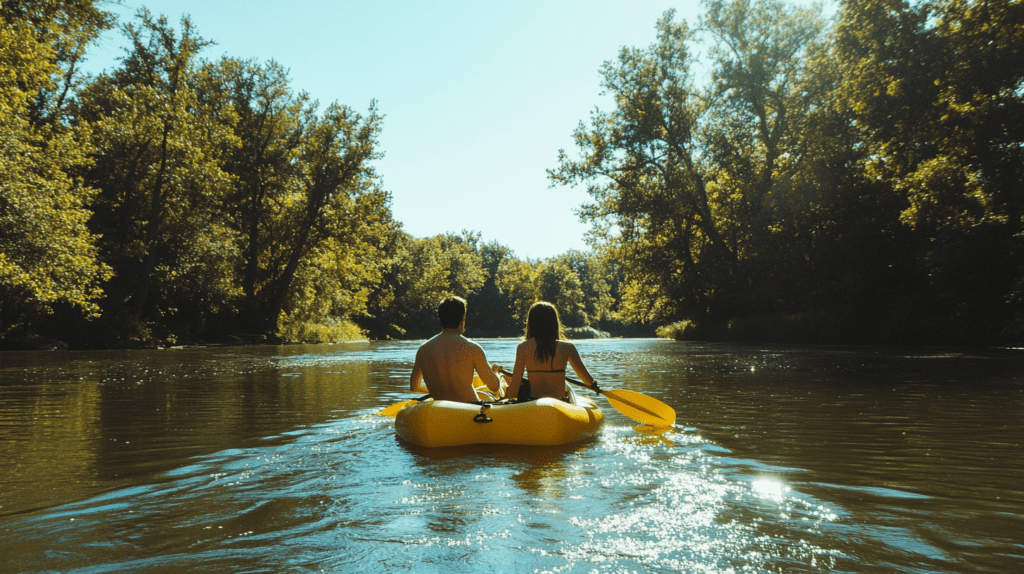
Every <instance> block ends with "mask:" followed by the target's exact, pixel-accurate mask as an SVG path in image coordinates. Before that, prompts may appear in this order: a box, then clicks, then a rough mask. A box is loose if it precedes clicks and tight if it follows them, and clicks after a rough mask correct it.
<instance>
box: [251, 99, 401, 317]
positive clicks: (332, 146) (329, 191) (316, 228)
mask: <svg viewBox="0 0 1024 574" xmlns="http://www.w3.org/2000/svg"><path fill="white" fill-rule="evenodd" d="M304 116H305V117H304V119H303V124H304V125H305V129H304V131H303V134H302V138H301V141H300V144H299V148H298V156H297V160H296V161H297V163H298V165H299V167H300V174H299V178H298V179H297V180H296V181H295V188H294V192H293V194H292V195H291V196H289V197H288V198H287V201H286V203H285V204H284V206H283V209H284V210H285V212H286V213H285V214H284V215H283V217H282V220H281V221H282V222H285V225H284V226H283V227H282V228H280V234H279V235H277V236H276V237H277V240H278V242H279V243H280V245H281V246H282V249H281V250H280V252H279V257H278V259H277V261H278V262H277V264H276V265H275V266H274V269H279V270H280V271H278V272H276V273H275V274H274V275H273V276H272V277H271V279H270V285H269V286H268V288H267V292H268V296H267V298H266V299H265V304H264V307H263V311H262V313H260V316H261V317H262V319H263V322H264V328H265V329H268V330H275V329H276V328H277V321H278V319H279V317H280V315H281V312H282V311H285V310H286V306H287V304H288V301H289V296H290V295H291V289H292V284H293V281H294V280H295V277H296V274H297V273H298V272H299V270H300V267H301V266H302V264H303V261H304V260H308V259H307V255H308V254H309V253H310V252H312V251H314V250H316V249H318V248H321V247H322V245H323V244H324V242H325V241H327V240H328V239H330V238H335V239H337V238H346V240H347V238H355V237H357V236H358V235H359V234H361V233H362V232H363V231H364V226H374V227H375V226H378V225H381V224H384V223H386V219H389V218H390V211H389V210H387V207H388V197H387V195H386V194H385V193H383V192H382V191H380V190H379V188H378V185H377V176H376V173H375V172H374V170H373V167H372V166H371V165H370V162H372V161H373V160H375V159H378V158H379V157H380V152H379V151H377V149H376V146H377V137H378V136H379V134H380V130H381V123H382V119H383V118H382V116H380V115H378V113H377V109H376V103H375V102H374V103H371V105H370V109H369V113H368V114H367V115H366V116H365V117H364V116H362V115H360V114H358V113H356V112H355V111H353V110H352V109H351V108H349V107H347V106H342V105H339V104H331V105H330V106H328V107H327V108H326V109H325V110H324V113H323V115H319V114H317V113H316V105H315V104H314V105H313V106H311V107H309V108H307V110H306V111H305V113H304Z"/></svg>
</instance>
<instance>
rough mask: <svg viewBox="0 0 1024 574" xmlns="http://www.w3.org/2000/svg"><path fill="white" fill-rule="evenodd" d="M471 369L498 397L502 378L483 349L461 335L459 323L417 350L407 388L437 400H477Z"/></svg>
mask: <svg viewBox="0 0 1024 574" xmlns="http://www.w3.org/2000/svg"><path fill="white" fill-rule="evenodd" d="M463 324H464V323H463ZM474 371H475V372H476V373H477V374H479V375H480V379H481V380H483V382H484V383H485V384H486V385H487V388H489V389H490V390H491V391H493V392H494V394H495V395H496V396H497V395H498V393H499V392H500V391H499V389H500V387H501V381H500V380H499V379H498V376H497V375H495V374H494V372H493V371H492V370H491V366H490V365H489V364H488V363H487V356H486V355H485V354H484V350H483V348H482V347H480V345H478V344H476V343H474V342H473V341H470V340H469V339H466V338H465V337H463V336H462V328H461V326H460V328H458V329H444V330H443V331H441V333H440V334H438V335H435V336H434V337H432V338H431V339H429V340H427V342H425V343H423V344H422V345H420V348H419V350H417V351H416V363H415V364H414V365H413V368H412V376H411V377H410V378H409V388H410V390H411V391H412V392H414V393H415V392H424V391H425V392H429V393H430V396H432V397H433V398H434V400H438V401H440V400H446V401H459V402H464V403H472V402H476V401H478V400H480V399H478V398H477V395H476V392H475V391H474V390H473V372H474ZM421 380H422V381H423V382H424V383H426V388H424V387H423V386H422V385H421Z"/></svg>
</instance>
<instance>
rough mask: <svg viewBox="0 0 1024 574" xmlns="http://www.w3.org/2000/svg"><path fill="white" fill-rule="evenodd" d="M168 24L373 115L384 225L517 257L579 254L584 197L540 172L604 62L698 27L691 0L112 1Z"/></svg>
mask: <svg viewBox="0 0 1024 574" xmlns="http://www.w3.org/2000/svg"><path fill="white" fill-rule="evenodd" d="M143 6H145V7H147V8H149V10H150V11H151V12H153V13H156V14H163V15H165V16H167V17H168V19H169V20H170V21H171V22H172V23H174V25H175V27H176V28H177V27H178V23H179V22H180V18H181V16H182V15H183V14H188V15H189V16H190V17H191V20H192V23H193V25H194V26H195V28H196V30H197V31H198V33H199V35H200V36H202V37H203V38H206V39H208V40H213V41H214V42H216V43H217V44H216V45H215V46H212V47H210V48H208V49H207V51H206V53H205V54H204V56H205V57H207V58H209V59H215V58H218V57H220V56H221V55H228V56H232V57H236V58H256V59H257V60H259V61H267V60H270V59H273V60H276V61H278V62H279V63H281V64H282V65H283V66H284V67H286V68H288V69H290V70H291V75H290V76H291V80H292V87H293V88H294V89H295V90H296V91H302V90H305V91H307V92H309V93H310V95H311V96H312V97H313V98H315V99H318V100H320V102H321V105H326V104H328V103H330V102H332V101H337V102H339V103H341V104H345V105H348V106H350V107H352V108H354V109H356V110H359V111H364V110H366V108H367V107H368V105H369V103H370V101H371V100H374V99H376V100H377V102H378V107H379V111H380V112H381V113H383V114H384V115H385V120H384V130H383V133H382V135H381V138H380V146H381V149H382V150H383V151H384V152H385V154H386V155H385V158H384V159H383V160H381V161H379V162H378V163H377V170H378V173H380V175H381V176H382V177H383V184H384V188H385V189H387V190H389V191H390V192H391V193H392V208H393V211H394V216H395V218H396V219H397V220H399V221H401V222H402V223H403V224H404V225H405V229H406V231H407V232H409V233H410V234H412V235H414V236H416V237H425V236H430V235H436V234H440V233H445V232H448V231H451V232H456V233H457V232H459V231H461V230H462V229H472V230H477V231H480V232H481V233H482V235H483V240H484V241H492V240H496V241H498V242H499V243H502V244H504V245H506V246H508V247H510V248H511V249H512V250H513V251H514V252H515V254H516V255H517V256H518V257H520V258H526V257H531V258H546V257H551V256H554V255H558V254H560V253H564V252H565V251H567V250H569V249H586V248H587V247H586V244H585V243H584V241H583V234H584V233H585V231H586V230H587V225H585V224H583V223H581V222H580V221H579V219H578V218H577V216H576V215H575V213H574V210H575V209H576V208H577V207H578V206H579V205H580V204H582V203H584V202H586V201H587V200H588V196H587V194H586V192H585V191H584V190H583V189H582V188H575V189H573V188H564V187H558V188H550V184H549V182H548V180H547V174H546V172H545V170H546V169H549V168H553V167H555V166H556V163H557V161H556V160H557V156H558V150H559V149H562V148H564V149H566V150H567V151H569V152H570V153H574V150H573V143H572V132H573V129H574V128H575V127H576V125H577V124H578V123H579V122H580V121H581V120H586V119H587V118H588V116H589V113H590V111H591V110H592V109H593V108H594V107H595V106H598V107H601V108H602V109H611V103H610V100H609V99H608V98H605V97H602V96H601V95H600V92H601V86H600V75H599V73H598V71H599V68H600V66H601V63H602V62H604V61H605V60H611V59H614V58H615V57H616V56H617V54H618V51H619V48H620V47H622V46H644V47H646V46H648V45H650V44H651V43H652V42H654V39H655V31H654V26H655V23H656V22H657V20H658V18H659V17H660V16H661V14H662V13H663V12H664V11H665V10H667V9H669V8H672V7H676V8H677V14H676V18H677V19H679V18H685V19H686V20H687V22H689V23H690V24H691V25H696V19H697V15H698V13H699V9H698V5H697V3H696V2H682V3H678V4H677V5H676V6H673V4H672V3H671V2H668V1H665V0H653V1H652V0H629V1H624V0H618V1H608V0H572V1H568V0H566V1H562V0H546V1H545V0H541V1H528V2H491V1H489V0H476V1H460V2H413V1H404V2H403V1H386V0H379V1H370V0H366V1H359V2H356V1H342V0H337V1H332V0H288V1H284V0H281V1H274V2H272V1H266V0H124V2H123V6H121V7H118V6H113V10H114V11H115V12H116V13H117V14H118V15H119V16H120V17H121V19H122V21H126V20H128V19H129V18H131V17H132V15H133V14H134V13H135V12H136V10H138V9H139V8H141V7H143ZM125 45H126V42H125V39H124V36H123V35H122V34H121V33H120V32H119V31H118V32H109V33H107V34H106V35H104V36H103V37H102V38H101V40H100V44H99V46H97V47H95V48H94V49H93V51H92V52H91V53H90V60H89V62H88V63H87V64H88V69H89V70H90V71H93V72H97V71H99V70H101V69H104V68H110V67H112V66H114V65H115V64H116V61H115V58H117V57H119V56H121V55H123V47H124V46H125Z"/></svg>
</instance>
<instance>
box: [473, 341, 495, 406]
mask: <svg viewBox="0 0 1024 574" xmlns="http://www.w3.org/2000/svg"><path fill="white" fill-rule="evenodd" d="M473 369H475V370H476V372H477V374H478V375H480V380H481V381H483V382H484V384H486V385H487V388H488V389H491V391H492V392H493V393H494V394H495V395H498V394H500V393H501V379H499V378H498V375H495V374H494V371H492V370H491V365H490V363H488V362H487V355H486V354H484V350H483V347H481V346H480V345H477V344H476V343H474V344H473Z"/></svg>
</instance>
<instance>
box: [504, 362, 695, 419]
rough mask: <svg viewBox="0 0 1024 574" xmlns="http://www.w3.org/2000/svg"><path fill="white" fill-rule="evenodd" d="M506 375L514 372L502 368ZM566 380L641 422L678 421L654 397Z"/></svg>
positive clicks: (672, 412) (670, 408) (674, 412)
mask: <svg viewBox="0 0 1024 574" xmlns="http://www.w3.org/2000/svg"><path fill="white" fill-rule="evenodd" d="M501 372H502V373H503V374H505V375H508V376H510V377H511V376H512V373H510V372H508V371H506V370H505V369H502V370H501ZM565 380H566V382H569V383H572V384H574V385H579V386H581V387H585V388H588V389H590V390H592V391H594V392H595V393H597V394H599V395H604V398H606V399H608V402H609V403H611V405H612V407H614V408H615V410H617V411H619V412H620V413H622V414H624V415H626V416H627V417H629V418H631V419H633V420H635V421H636V422H638V423H640V424H645V425H651V426H654V427H670V426H672V425H674V424H675V423H676V411H675V409H673V408H672V407H670V406H668V405H666V404H665V403H663V402H661V401H659V400H658V399H656V398H654V397H649V396H647V395H644V394H641V393H637V392H635V391H626V390H618V391H617V390H605V389H599V388H595V387H591V386H590V385H587V384H584V383H582V382H580V381H577V380H576V379H572V378H569V377H566V378H565Z"/></svg>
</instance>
